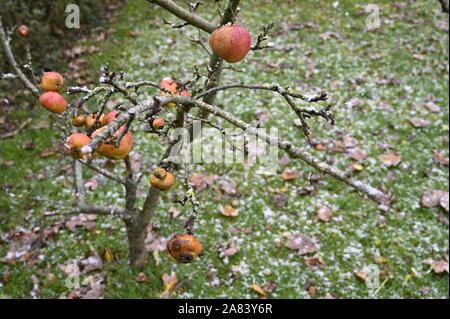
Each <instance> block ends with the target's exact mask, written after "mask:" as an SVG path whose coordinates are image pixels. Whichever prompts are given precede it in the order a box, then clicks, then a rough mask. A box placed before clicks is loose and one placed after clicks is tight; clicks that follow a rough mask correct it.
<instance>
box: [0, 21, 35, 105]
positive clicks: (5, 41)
mask: <svg viewBox="0 0 450 319" xmlns="http://www.w3.org/2000/svg"><path fill="white" fill-rule="evenodd" d="M0 42H1V43H2V46H3V50H4V51H5V55H6V59H7V60H8V62H9V64H11V67H12V68H13V69H14V72H15V73H16V74H17V76H18V77H19V79H20V80H21V81H22V82H23V84H25V86H26V87H27V88H28V89H30V91H31V93H33V94H34V95H35V96H36V97H38V96H39V89H38V88H37V87H36V86H35V85H34V84H33V83H31V82H30V80H28V78H27V77H26V76H25V74H23V72H22V71H21V70H20V68H19V66H18V64H17V62H16V59H15V58H14V54H13V53H12V51H11V46H10V45H9V42H10V39H9V37H8V36H7V35H6V33H5V29H4V28H3V23H2V17H1V16H0Z"/></svg>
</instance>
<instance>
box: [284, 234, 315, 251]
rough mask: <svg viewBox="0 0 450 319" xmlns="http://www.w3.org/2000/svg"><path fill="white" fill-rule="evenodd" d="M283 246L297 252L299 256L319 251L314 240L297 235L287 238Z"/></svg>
mask: <svg viewBox="0 0 450 319" xmlns="http://www.w3.org/2000/svg"><path fill="white" fill-rule="evenodd" d="M285 246H286V247H287V248H289V249H292V250H297V251H298V253H299V254H300V255H305V254H308V253H313V252H315V251H317V250H318V249H319V246H318V245H317V241H316V240H315V239H314V238H311V237H309V236H307V235H303V234H298V233H297V234H293V235H291V236H289V239H288V241H287V242H286V244H285Z"/></svg>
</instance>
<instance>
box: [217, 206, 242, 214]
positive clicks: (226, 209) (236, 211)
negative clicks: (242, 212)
mask: <svg viewBox="0 0 450 319" xmlns="http://www.w3.org/2000/svg"><path fill="white" fill-rule="evenodd" d="M221 213H222V215H223V216H227V217H236V216H238V215H239V209H236V208H233V207H231V205H225V206H224V207H223V209H222V210H221Z"/></svg>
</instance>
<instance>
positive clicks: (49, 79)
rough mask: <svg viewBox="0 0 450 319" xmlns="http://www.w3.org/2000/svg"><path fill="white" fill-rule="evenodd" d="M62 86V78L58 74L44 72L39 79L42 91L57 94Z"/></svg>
mask: <svg viewBox="0 0 450 319" xmlns="http://www.w3.org/2000/svg"><path fill="white" fill-rule="evenodd" d="M63 84H64V78H63V77H62V75H61V74H59V73H58V72H46V73H44V75H43V76H42V79H41V87H42V89H43V90H44V91H54V92H58V91H59V90H61V88H62V86H63Z"/></svg>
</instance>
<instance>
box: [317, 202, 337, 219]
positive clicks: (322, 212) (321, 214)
mask: <svg viewBox="0 0 450 319" xmlns="http://www.w3.org/2000/svg"><path fill="white" fill-rule="evenodd" d="M332 216H333V212H332V211H331V209H330V208H329V207H327V206H322V207H320V208H319V209H318V210H317V212H316V218H317V219H318V220H320V221H323V222H326V221H329V220H330V218H331V217H332Z"/></svg>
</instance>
